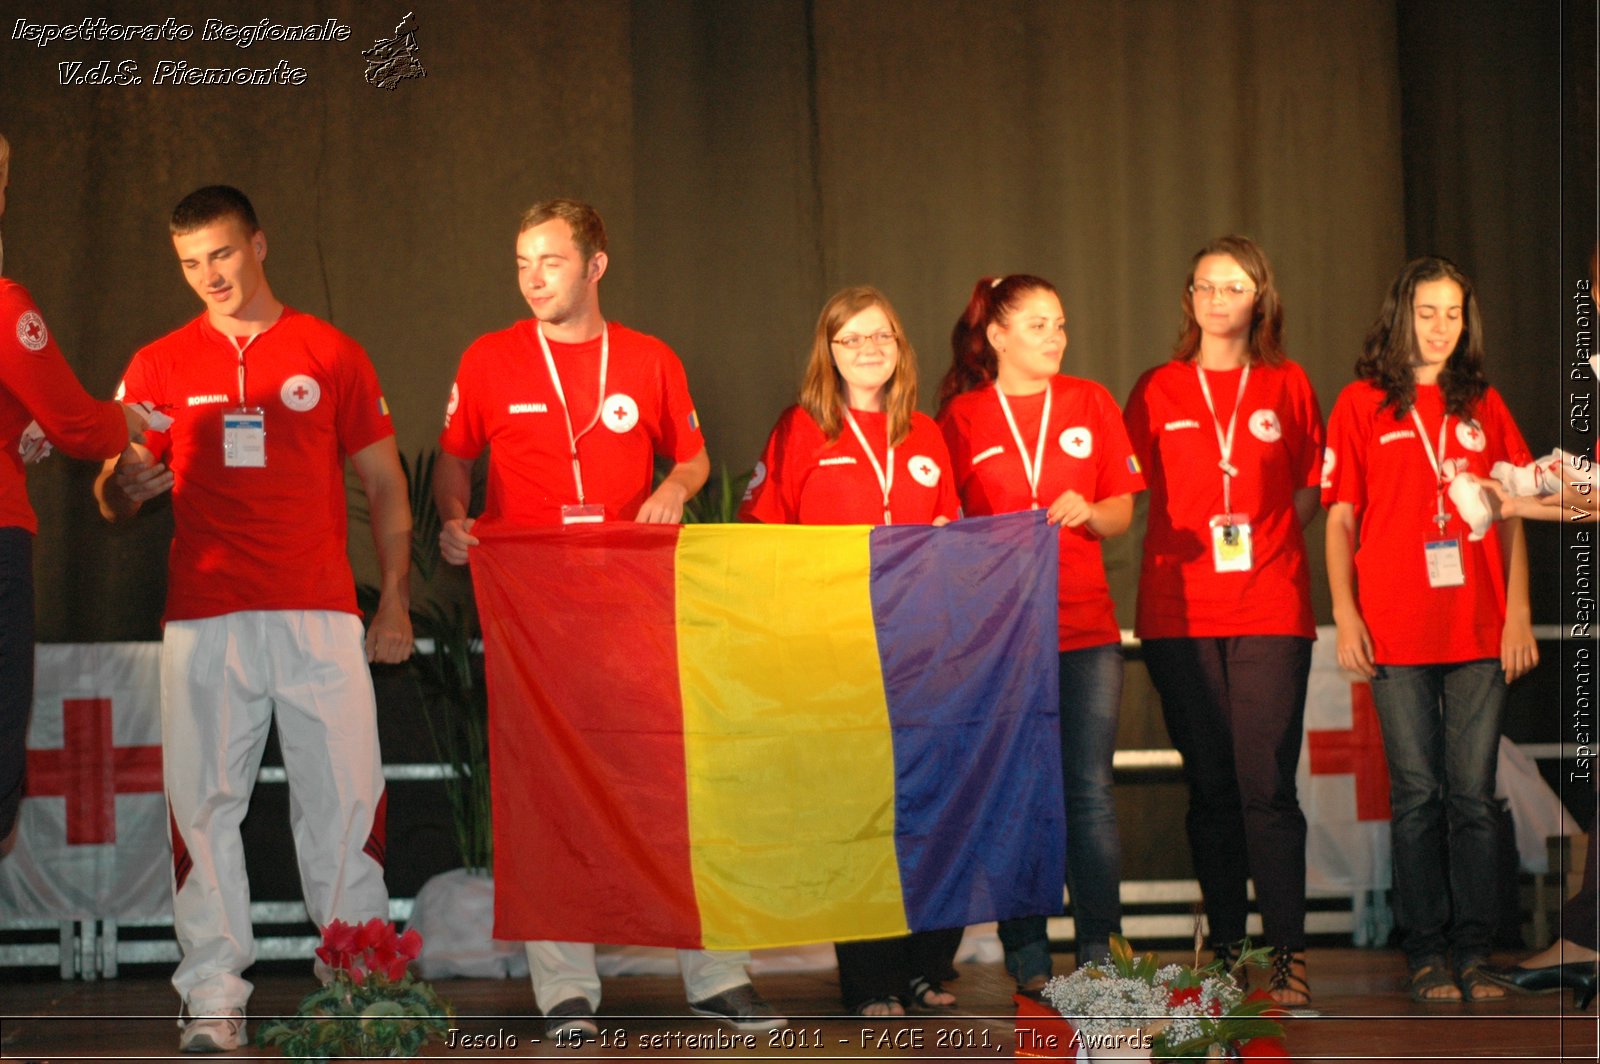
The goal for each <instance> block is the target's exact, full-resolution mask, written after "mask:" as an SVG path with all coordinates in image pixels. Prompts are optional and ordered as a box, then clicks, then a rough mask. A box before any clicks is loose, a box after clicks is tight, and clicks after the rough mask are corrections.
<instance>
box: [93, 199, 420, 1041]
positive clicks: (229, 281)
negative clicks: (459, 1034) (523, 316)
mask: <svg viewBox="0 0 1600 1064" xmlns="http://www.w3.org/2000/svg"><path fill="white" fill-rule="evenodd" d="M171 230H172V243H173V247H174V249H175V250H176V251H177V254H178V261H179V264H180V265H181V266H182V268H183V273H184V277H185V279H186V280H187V281H188V283H189V286H190V287H191V288H192V289H194V292H195V294H196V295H197V296H199V297H200V301H201V302H202V304H204V306H205V308H206V309H205V311H204V312H203V313H202V314H201V315H200V316H199V317H198V318H196V319H195V320H193V321H191V322H189V323H188V324H187V325H185V326H183V327H182V328H179V329H177V330H175V331H174V332H172V333H170V334H168V335H167V336H165V337H162V338H161V339H159V340H157V341H155V342H154V343H151V344H148V345H147V346H145V347H144V348H142V349H141V350H140V351H138V352H137V353H136V354H135V355H134V357H133V361H132V362H131V363H130V364H129V366H128V370H127V373H126V374H125V375H124V377H123V384H122V387H123V394H124V396H125V397H126V398H127V399H129V400H130V401H142V402H148V403H151V404H153V405H154V406H155V407H156V408H157V409H158V410H160V411H161V412H163V413H164V414H166V415H167V416H169V417H170V418H171V424H170V425H167V426H166V427H165V428H164V429H163V430H162V431H159V432H154V431H152V432H150V433H148V434H147V435H146V445H145V446H143V447H134V448H133V450H132V453H130V454H129V455H127V456H125V457H124V458H123V459H122V460H121V461H112V462H107V463H106V466H105V469H104V470H103V471H102V473H101V475H100V479H99V481H97V482H96V484H95V492H96V495H97V497H98V498H99V499H100V505H101V511H102V513H104V514H105V516H106V517H107V518H108V519H110V520H123V519H126V518H130V517H132V516H133V515H134V514H135V513H137V512H138V510H139V508H140V506H141V505H142V504H143V503H144V502H146V501H148V500H150V499H152V498H155V497H156V496H157V495H160V494H162V493H163V492H166V491H168V490H170V491H171V492H172V511H173V525H174V535H173V545H172V553H171V558H170V576H169V580H168V591H167V609H166V618H165V621H166V625H165V633H164V636H163V640H162V657H161V689H162V691H161V695H162V709H161V739H162V747H163V756H162V771H163V775H164V777H165V784H166V793H167V802H168V805H169V808H170V811H171V814H172V825H173V838H172V846H173V861H174V866H173V923H174V928H175V930H176V932H177V935H178V945H179V947H180V948H181V950H182V953H183V959H182V960H181V961H180V962H179V964H178V970H177V971H176V972H175V973H174V975H173V979H172V982H173V986H174V987H176V988H177V990H178V993H179V994H180V995H182V997H183V1000H184V1005H185V1008H186V1009H187V1012H188V1014H189V1016H190V1017H191V1019H190V1021H189V1023H188V1024H187V1025H186V1026H185V1027H184V1030H183V1035H182V1037H181V1038H180V1041H179V1045H180V1048H182V1049H184V1050H185V1051H188V1052H208V1051H210V1052H215V1051H225V1050H230V1049H236V1048H238V1047H239V1046H241V1045H243V1044H244V1043H245V1042H246V1041H247V1039H246V1036H245V1030H244V1007H245V1003H246V1002H247V1001H248V999H249V996H250V990H251V986H250V984H249V983H248V982H246V981H245V980H244V979H243V978H242V976H241V973H242V972H243V971H244V969H245V968H247V967H249V966H250V964H251V962H252V961H253V960H254V959H255V940H254V936H253V934H252V930H251V924H250V895H249V888H248V885H247V881H246V878H245V866H244V847H243V842H242V840H241V839H240V836H239V824H240V822H241V821H242V820H243V819H244V815H245V812H246V810H247V809H248V807H249V802H250V792H251V789H252V787H253V786H254V783H255V775H256V767H257V766H258V765H259V764H260V762H261V755H262V751H263V750H264V748H265V746H266V741H267V731H268V727H269V725H270V724H271V723H272V721H273V719H274V718H276V721H277V725H278V735H279V742H280V744H281V746H282V748H283V759H284V768H285V770H286V771H287V773H288V776H289V786H290V789H291V793H292V795H293V799H294V800H293V802H292V803H291V805H290V818H291V821H292V824H293V828H294V836H295V849H296V853H297V856H298V858H299V862H300V879H301V884H302V887H303V889H304V891H305V900H306V909H307V911H308V912H309V913H310V915H311V919H312V920H313V921H314V922H315V923H316V924H317V925H318V926H319V927H320V926H324V925H326V924H327V923H329V922H330V921H333V920H345V921H348V922H351V923H359V922H361V921H364V920H367V919H370V918H372V917H383V918H387V917H388V913H389V895H388V891H387V889H386V887H385V886H384V881H383V854H384V803H385V792H384V784H383V770H382V766H381V764H380V761H379V751H378V729H377V712H376V706H375V704H374V701H373V694H372V678H371V675H370V674H369V672H368V670H367V663H368V662H369V661H381V662H398V661H403V660H405V659H406V658H407V657H408V656H409V655H410V653H411V646H412V635H411V621H410V616H409V601H408V600H409V594H408V591H407V580H408V577H409V572H410V549H411V509H410V505H409V502H408V499H407V491H406V481H405V473H404V472H403V471H402V469H401V467H400V456H399V452H398V450H397V449H396V447H395V442H394V429H393V427H392V425H391V424H390V422H389V411H388V407H387V405H386V404H385V403H384V401H383V395H382V393H381V392H380V391H379V389H378V379H377V374H376V373H375V372H374V371H373V368H372V363H371V362H370V361H369V360H368V359H367V356H366V353H365V352H364V351H363V350H362V349H361V347H360V346H359V345H358V344H356V343H355V341H353V340H351V339H350V338H349V337H348V336H345V335H344V334H343V333H342V332H340V331H339V330H338V329H335V328H334V327H333V326H331V325H329V324H327V323H326V322H323V321H319V320H318V319H316V318H313V317H312V316H310V315H309V314H302V313H301V312H299V311H297V310H295V309H293V308H292V307H286V306H284V305H283V304H282V303H280V302H278V300H277V299H276V298H275V297H274V296H273V294H272V289H271V287H270V286H269V285H268V284H267V277H266V272H265V268H264V262H265V259H266V254H267V240H266V234H264V233H263V232H262V231H261V226H260V225H259V224H258V223H257V221H256V216H255V210H254V208H252V207H251V205H250V201H249V200H248V199H247V198H246V197H245V196H244V194H243V193H242V192H240V191H239V190H238V189H235V188H230V187H227V186H222V185H213V186H209V187H207V188H203V189H199V190H198V191H196V192H193V193H191V194H190V195H189V196H187V197H185V198H184V200H183V201H182V202H180V203H179V204H178V206H177V209H176V210H174V211H173V215H172V222H171ZM347 456H348V457H349V458H350V460H351V462H352V464H353V465H354V466H355V470H356V473H357V475H358V476H359V477H360V479H361V485H362V488H363V489H364V490H365V492H366V495H367V502H368V507H369V511H370V514H371V519H370V523H371V526H372V536H373V541H374V544H375V546H376V547H377V553H378V562H379V565H380V567H381V569H382V593H381V598H380V601H379V604H378V609H377V612H376V614H375V615H374V617H373V621H372V625H371V627H370V628H369V629H368V631H367V633H366V637H365V641H364V645H363V637H362V632H361V616H360V613H359V612H358V610H357V607H356V600H355V586H354V585H355V581H354V577H353V576H352V573H351V570H350V563H349V561H348V560H347V558H346V555H345V541H346V524H347V517H346V512H345V487H344V462H345V458H346V457H347Z"/></svg>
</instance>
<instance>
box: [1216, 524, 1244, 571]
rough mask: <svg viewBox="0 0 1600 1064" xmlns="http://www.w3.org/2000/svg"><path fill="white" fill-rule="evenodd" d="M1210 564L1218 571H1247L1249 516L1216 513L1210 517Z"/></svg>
mask: <svg viewBox="0 0 1600 1064" xmlns="http://www.w3.org/2000/svg"><path fill="white" fill-rule="evenodd" d="M1211 564H1212V565H1213V566H1214V567H1215V568H1216V570H1217V572H1219V573H1247V572H1249V571H1250V566H1251V564H1252V555H1251V551H1250V518H1249V517H1248V516H1247V515H1245V514H1218V515H1217V516H1216V517H1213V518H1212V519H1211Z"/></svg>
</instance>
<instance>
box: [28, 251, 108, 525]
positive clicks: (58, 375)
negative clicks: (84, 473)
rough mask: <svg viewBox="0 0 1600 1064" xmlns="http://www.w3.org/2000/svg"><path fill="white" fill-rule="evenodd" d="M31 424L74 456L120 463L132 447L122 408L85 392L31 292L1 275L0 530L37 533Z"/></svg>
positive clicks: (53, 442)
mask: <svg viewBox="0 0 1600 1064" xmlns="http://www.w3.org/2000/svg"><path fill="white" fill-rule="evenodd" d="M30 421H38V422H39V427H40V428H42V429H43V430H44V433H45V436H46V437H47V438H48V439H49V440H50V442H51V443H52V444H54V445H55V446H57V447H59V448H61V450H63V451H64V452H66V453H67V454H70V455H72V456H73V457H74V458H86V459H105V458H115V457H116V456H117V455H118V454H120V453H121V452H122V448H123V447H124V446H126V445H127V443H128V423H127V421H126V420H125V419H124V418H123V416H122V408H121V407H119V406H118V405H117V404H116V403H114V402H111V401H109V400H108V401H106V402H100V401H98V400H96V399H93V398H91V397H90V395H89V393H88V392H86V391H84V390H83V385H81V384H79V383H78V378H77V377H75V376H73V373H72V368H71V367H70V366H68V365H67V360H66V358H65V357H64V356H63V355H62V354H61V349H60V348H59V347H57V346H56V342H55V339H54V338H53V337H52V336H51V335H50V330H49V328H48V327H47V326H46V325H45V322H44V317H43V316H42V315H41V314H40V313H39V308H38V307H36V306H34V303H33V299H32V297H30V296H29V295H28V291H27V289H25V288H23V287H22V286H21V285H20V284H17V283H16V282H15V281H8V280H6V279H5V278H4V277H0V527H4V528H11V527H16V528H25V529H27V530H28V531H29V532H37V531H38V530H39V522H38V520H37V518H35V517H34V513H33V507H32V506H30V505H29V504H28V486H27V482H26V479H25V477H24V475H23V468H22V456H21V455H20V454H19V453H18V451H17V444H18V442H19V440H20V438H21V436H22V430H23V429H25V428H27V427H28V422H30Z"/></svg>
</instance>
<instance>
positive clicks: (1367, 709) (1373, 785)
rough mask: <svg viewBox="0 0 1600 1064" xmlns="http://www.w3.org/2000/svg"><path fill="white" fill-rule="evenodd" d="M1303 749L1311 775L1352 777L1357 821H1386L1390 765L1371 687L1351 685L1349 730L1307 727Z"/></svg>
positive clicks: (1361, 684) (1359, 684) (1358, 684)
mask: <svg viewBox="0 0 1600 1064" xmlns="http://www.w3.org/2000/svg"><path fill="white" fill-rule="evenodd" d="M1306 746H1307V748H1308V749H1309V750H1310V752H1311V774H1312V775H1313V776H1341V775H1348V776H1354V777H1355V784H1356V819H1357V820H1388V819H1389V764H1388V762H1387V761H1385V760H1384V756H1383V732H1382V730H1381V729H1380V728H1379V727H1378V710H1377V707H1376V706H1374V705H1373V704H1372V687H1371V686H1370V685H1368V684H1365V683H1353V684H1351V685H1350V730H1349V731H1334V730H1332V729H1328V730H1321V729H1314V728H1308V729H1307V730H1306Z"/></svg>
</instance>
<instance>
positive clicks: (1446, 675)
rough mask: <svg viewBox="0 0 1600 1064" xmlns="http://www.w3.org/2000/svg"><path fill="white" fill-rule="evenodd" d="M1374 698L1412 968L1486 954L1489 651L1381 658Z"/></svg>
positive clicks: (1491, 807) (1398, 897)
mask: <svg viewBox="0 0 1600 1064" xmlns="http://www.w3.org/2000/svg"><path fill="white" fill-rule="evenodd" d="M1372 701H1373V704H1374V705H1375V706H1376V707H1377V710H1378V723H1379V724H1380V725H1381V726H1382V728H1383V749H1384V755H1385V756H1386V758H1387V759H1388V762H1389V804H1390V806H1391V808H1392V810H1393V812H1392V818H1391V822H1390V823H1391V827H1390V833H1391V840H1392V843H1393V847H1394V898H1395V906H1394V909H1395V920H1396V922H1397V923H1399V924H1400V926H1401V928H1402V929H1403V936H1402V945H1403V947H1404V949H1405V953H1406V961H1407V963H1408V964H1409V965H1410V966H1411V968H1412V969H1413V970H1415V969H1416V968H1418V967H1420V966H1421V965H1424V964H1435V963H1441V962H1443V961H1444V960H1445V959H1446V953H1447V951H1450V950H1453V951H1454V954H1455V956H1454V960H1455V967H1456V969H1457V970H1460V969H1462V968H1466V967H1468V966H1469V965H1471V964H1474V963H1476V962H1478V961H1481V960H1483V959H1485V958H1486V957H1488V955H1489V946H1490V935H1491V933H1492V931H1493V928H1494V907H1495V893H1496V892H1495V883H1496V879H1495V849H1496V825H1497V822H1498V821H1497V816H1496V805H1495V800H1494V778H1495V765H1496V759H1497V757H1498V754H1499V747H1500V718H1501V714H1502V711H1503V710H1504V709H1505V701H1506V683H1505V676H1504V674H1503V673H1502V672H1501V671H1500V663H1499V662H1498V661H1495V660H1493V659H1488V660H1483V661H1465V662H1459V663H1456V664H1452V665H1379V666H1378V675H1377V676H1376V677H1375V678H1374V679H1373V681H1372Z"/></svg>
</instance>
